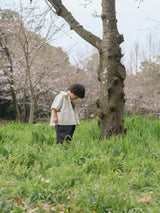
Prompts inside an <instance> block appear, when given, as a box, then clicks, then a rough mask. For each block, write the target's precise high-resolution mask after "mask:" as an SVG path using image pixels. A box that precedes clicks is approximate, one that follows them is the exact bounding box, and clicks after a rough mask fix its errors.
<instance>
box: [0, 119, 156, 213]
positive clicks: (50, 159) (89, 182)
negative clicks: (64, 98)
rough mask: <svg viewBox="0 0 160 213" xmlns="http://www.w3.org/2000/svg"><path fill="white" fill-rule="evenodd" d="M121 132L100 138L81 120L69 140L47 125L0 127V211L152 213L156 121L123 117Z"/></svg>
mask: <svg viewBox="0 0 160 213" xmlns="http://www.w3.org/2000/svg"><path fill="white" fill-rule="evenodd" d="M125 127H126V128H127V133H126V135H125V136H123V137H122V136H117V137H116V136H112V137H111V138H110V139H104V140H100V139H99V138H100V135H99V128H98V125H97V119H94V120H90V121H81V125H80V126H77V127H76V131H75V134H74V139H73V141H72V142H70V144H66V143H64V144H62V145H57V144H56V135H55V130H54V129H53V128H51V127H49V126H48V125H45V124H39V125H26V124H18V123H11V124H6V125H5V126H3V125H1V126H0V212H6V213H8V212H17V213H19V212H28V213H29V212H30V213H31V212H73V213H76V212H77V213H79V212H80V213H81V212H84V213H89V212H93V213H95V212H97V213H103V212H108V213H109V212H112V213H132V212H134V213H135V212H137V213H140V212H144V213H147V212H153V213H158V212H159V209H160V186H159V183H160V172H159V168H160V120H155V119H153V118H152V117H149V118H143V117H137V116H132V117H126V118H125Z"/></svg>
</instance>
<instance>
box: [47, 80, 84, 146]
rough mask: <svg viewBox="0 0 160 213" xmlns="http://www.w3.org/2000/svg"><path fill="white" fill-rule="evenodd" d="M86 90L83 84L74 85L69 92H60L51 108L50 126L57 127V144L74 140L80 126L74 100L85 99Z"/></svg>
mask: <svg viewBox="0 0 160 213" xmlns="http://www.w3.org/2000/svg"><path fill="white" fill-rule="evenodd" d="M84 96H85V88H84V86H83V85H82V84H79V83H75V84H72V85H71V86H70V87H69V89H68V91H67V92H60V93H59V94H58V95H57V96H56V97H55V99H54V101H53V103H52V106H51V121H50V126H55V129H56V135H57V144H62V143H63V141H64V140H69V141H71V140H72V137H73V133H74V131H75V126H76V125H78V124H79V119H78V115H77V113H76V111H75V105H74V102H73V100H76V99H78V98H84Z"/></svg>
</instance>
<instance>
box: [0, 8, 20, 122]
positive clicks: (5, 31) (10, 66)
mask: <svg viewBox="0 0 160 213" xmlns="http://www.w3.org/2000/svg"><path fill="white" fill-rule="evenodd" d="M17 19H18V14H17V13H16V12H13V11H10V10H4V11H2V10H1V11H0V21H1V23H0V49H1V53H2V54H1V64H0V67H1V70H2V71H3V75H4V76H5V78H4V79H5V84H6V83H7V84H8V85H9V90H10V93H11V97H12V102H13V106H14V111H15V114H16V120H20V112H19V107H18V101H17V91H16V87H15V79H14V73H15V70H14V54H13V51H12V50H11V48H10V45H11V37H12V36H13V34H14V29H13V27H12V25H11V23H13V22H15V23H16V21H17ZM3 85H4V84H3ZM4 86H5V85H4ZM3 89H4V88H3Z"/></svg>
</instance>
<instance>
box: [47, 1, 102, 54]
mask: <svg viewBox="0 0 160 213" xmlns="http://www.w3.org/2000/svg"><path fill="white" fill-rule="evenodd" d="M48 1H49V2H50V4H51V5H52V6H53V7H54V9H55V11H56V14H57V15H58V16H61V17H62V18H63V19H65V21H66V22H67V23H68V24H69V25H70V28H71V30H74V31H75V32H76V33H77V34H78V35H79V36H80V37H82V38H83V39H84V40H86V41H87V42H89V43H90V44H91V45H93V46H94V47H96V48H97V49H98V50H101V43H102V40H101V39H100V38H99V37H97V36H95V35H94V34H92V33H91V32H89V31H87V30H85V29H84V28H83V26H82V25H80V24H79V23H78V22H77V21H76V19H75V18H74V17H73V16H72V14H71V13H70V12H69V11H68V10H67V9H66V8H65V7H64V5H63V4H62V2H61V0H48Z"/></svg>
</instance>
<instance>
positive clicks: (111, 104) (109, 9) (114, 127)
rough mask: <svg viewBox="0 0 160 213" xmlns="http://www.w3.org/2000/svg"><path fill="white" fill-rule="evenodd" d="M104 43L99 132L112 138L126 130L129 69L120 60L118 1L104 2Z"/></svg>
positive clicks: (120, 39) (120, 40)
mask: <svg viewBox="0 0 160 213" xmlns="http://www.w3.org/2000/svg"><path fill="white" fill-rule="evenodd" d="M102 22H103V42H102V50H101V51H100V54H99V55H100V70H99V80H100V97H99V104H98V107H99V109H98V113H99V125H100V135H101V136H102V137H103V136H105V137H110V136H111V135H112V134H116V135H117V134H119V133H123V132H124V119H123V116H124V112H123V110H124V102H125V101H124V89H123V87H124V79H125V77H126V72H125V68H124V66H123V65H122V64H121V62H120V59H121V57H122V55H121V49H120V47H119V45H120V43H121V42H122V41H123V36H122V35H120V34H119V33H118V30H117V20H116V14H115V1H113V0H103V1H102Z"/></svg>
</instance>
